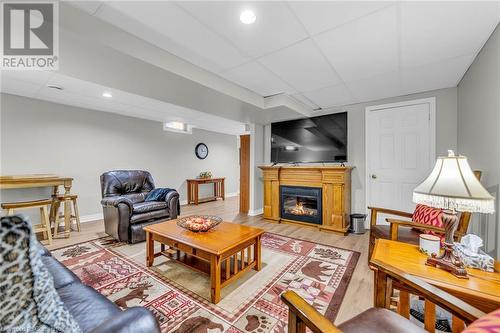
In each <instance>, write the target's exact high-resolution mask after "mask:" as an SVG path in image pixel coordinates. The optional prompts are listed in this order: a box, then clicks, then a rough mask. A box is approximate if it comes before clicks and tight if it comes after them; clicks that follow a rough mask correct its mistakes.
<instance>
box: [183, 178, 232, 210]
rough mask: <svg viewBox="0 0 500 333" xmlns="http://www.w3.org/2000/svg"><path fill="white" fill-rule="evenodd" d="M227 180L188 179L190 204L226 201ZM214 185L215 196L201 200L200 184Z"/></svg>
mask: <svg viewBox="0 0 500 333" xmlns="http://www.w3.org/2000/svg"><path fill="white" fill-rule="evenodd" d="M225 179H226V178H224V177H221V178H195V179H186V183H187V195H188V204H195V205H197V204H199V203H200V202H207V201H215V200H217V199H219V198H220V199H222V200H225V189H224V180H225ZM211 183H213V184H214V195H213V196H212V197H206V198H200V197H199V187H200V184H211Z"/></svg>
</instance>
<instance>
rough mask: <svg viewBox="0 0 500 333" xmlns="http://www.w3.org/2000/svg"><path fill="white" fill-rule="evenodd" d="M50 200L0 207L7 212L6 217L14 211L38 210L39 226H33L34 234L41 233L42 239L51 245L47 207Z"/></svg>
mask: <svg viewBox="0 0 500 333" xmlns="http://www.w3.org/2000/svg"><path fill="white" fill-rule="evenodd" d="M51 204H52V199H42V200H33V201H21V202H5V203H2V205H1V207H2V208H3V209H6V210H7V215H14V211H15V210H20V209H30V208H39V209H40V222H41V223H40V224H38V225H35V226H33V229H34V231H35V232H43V236H44V238H47V241H48V243H49V245H51V244H52V234H51V230H50V219H49V207H50V205H51Z"/></svg>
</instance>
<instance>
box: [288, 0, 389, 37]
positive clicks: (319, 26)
mask: <svg viewBox="0 0 500 333" xmlns="http://www.w3.org/2000/svg"><path fill="white" fill-rule="evenodd" d="M390 4H394V2H389V1H291V2H289V5H290V7H291V8H292V10H293V11H294V12H295V15H297V17H298V18H299V19H300V21H301V22H302V24H304V26H305V27H306V30H307V31H308V32H309V34H311V35H315V34H318V33H320V32H323V31H326V30H329V29H332V28H335V27H338V26H340V25H342V24H345V23H348V22H350V21H352V20H355V19H357V18H360V17H362V16H365V15H367V14H370V13H373V12H375V11H377V10H379V9H382V8H384V7H387V6H388V5H390Z"/></svg>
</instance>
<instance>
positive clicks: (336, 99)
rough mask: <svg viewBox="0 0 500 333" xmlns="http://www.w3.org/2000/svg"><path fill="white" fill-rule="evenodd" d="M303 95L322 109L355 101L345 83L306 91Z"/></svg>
mask: <svg viewBox="0 0 500 333" xmlns="http://www.w3.org/2000/svg"><path fill="white" fill-rule="evenodd" d="M303 95H304V96H305V97H307V98H308V99H310V100H311V101H313V102H314V103H316V104H317V105H319V106H320V107H321V108H323V109H325V108H329V107H333V106H339V105H346V104H352V103H354V102H356V100H355V99H354V97H353V96H352V95H351V93H350V92H349V90H348V89H347V86H346V85H345V84H338V85H335V86H331V87H326V88H322V89H319V90H315V91H310V92H306V93H303Z"/></svg>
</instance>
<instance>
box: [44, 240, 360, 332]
mask: <svg viewBox="0 0 500 333" xmlns="http://www.w3.org/2000/svg"><path fill="white" fill-rule="evenodd" d="M52 254H53V256H54V257H56V258H57V259H58V260H59V261H61V262H62V263H63V264H64V265H66V266H67V267H68V268H69V269H71V270H72V271H73V272H74V273H75V274H76V275H78V277H80V279H81V280H82V281H83V283H85V284H87V285H89V286H91V287H93V288H95V289H96V290H98V291H99V292H100V293H101V294H103V295H105V296H106V297H108V298H109V299H110V300H112V301H113V302H115V304H117V305H118V306H120V307H121V308H127V307H131V306H136V305H139V306H144V307H146V308H148V309H150V310H151V311H152V312H153V313H154V314H155V315H156V317H157V318H158V320H159V322H160V324H161V327H162V331H163V332H175V333H188V332H200V333H201V332H203V333H206V332H211V333H212V332H255V333H267V332H286V326H287V308H286V306H285V305H284V304H283V303H282V302H281V300H280V298H279V295H280V294H281V293H282V292H283V291H285V290H287V289H292V290H294V291H295V292H297V293H298V294H299V295H301V296H302V297H303V298H304V299H306V300H307V302H309V303H310V304H312V305H313V306H314V307H315V308H316V309H317V310H318V311H319V312H320V313H322V314H324V315H325V316H326V317H327V318H329V319H330V320H332V321H334V320H335V317H336V315H337V312H338V310H339V307H340V304H341V302H342V299H343V297H344V295H345V292H346V289H347V286H348V284H349V281H350V279H351V276H352V273H353V271H354V268H355V266H356V263H357V261H358V258H359V253H358V252H354V251H349V250H345V249H340V248H336V247H332V246H326V245H321V244H316V243H312V242H308V241H303V240H298V239H294V238H289V237H284V236H280V235H276V234H271V233H266V234H264V235H263V237H262V261H263V267H262V270H261V271H259V272H255V271H250V272H248V273H247V274H246V275H245V276H244V277H242V278H240V279H239V280H237V281H236V282H235V283H234V284H231V285H229V286H227V287H225V288H223V289H222V293H221V297H222V300H221V301H220V302H219V303H218V304H217V305H214V304H211V303H210V302H209V295H210V289H209V288H210V286H209V277H208V276H206V275H204V274H202V273H200V272H197V271H194V270H192V269H190V268H188V267H185V266H184V265H182V264H179V263H177V262H175V261H174V260H170V259H168V258H165V257H158V258H156V259H155V263H154V265H153V267H151V268H147V267H146V266H145V244H144V243H139V244H134V245H127V244H123V243H118V242H115V241H113V240H111V239H109V238H101V239H97V240H93V241H90V242H86V243H81V244H78V245H73V246H70V247H66V248H62V249H59V250H55V251H53V252H52Z"/></svg>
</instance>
